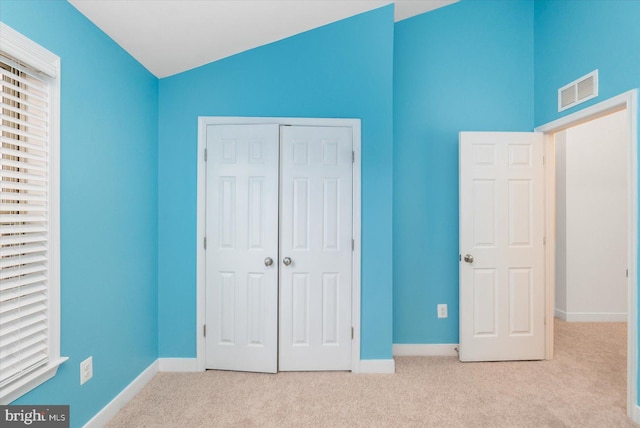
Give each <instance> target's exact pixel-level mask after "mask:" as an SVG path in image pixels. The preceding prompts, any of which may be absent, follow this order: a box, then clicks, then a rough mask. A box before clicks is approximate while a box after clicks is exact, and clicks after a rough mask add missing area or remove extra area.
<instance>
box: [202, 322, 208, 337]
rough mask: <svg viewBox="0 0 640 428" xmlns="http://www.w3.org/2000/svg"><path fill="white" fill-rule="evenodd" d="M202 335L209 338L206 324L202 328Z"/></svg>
mask: <svg viewBox="0 0 640 428" xmlns="http://www.w3.org/2000/svg"><path fill="white" fill-rule="evenodd" d="M202 334H203V336H204V337H207V325H206V324H205V325H203V326H202Z"/></svg>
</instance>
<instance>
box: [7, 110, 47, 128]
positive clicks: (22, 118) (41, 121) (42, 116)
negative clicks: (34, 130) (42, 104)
mask: <svg viewBox="0 0 640 428" xmlns="http://www.w3.org/2000/svg"><path fill="white" fill-rule="evenodd" d="M1 116H2V117H3V118H5V119H6V120H8V121H9V122H11V123H14V124H15V123H17V124H19V125H20V124H21V123H20V122H22V124H23V125H24V124H27V125H25V126H29V127H31V126H36V127H38V128H39V129H46V126H47V114H46V112H43V111H36V110H29V111H27V110H24V109H22V110H21V109H20V107H19V106H17V107H14V106H11V105H7V104H5V105H4V106H3V108H2V115H1Z"/></svg>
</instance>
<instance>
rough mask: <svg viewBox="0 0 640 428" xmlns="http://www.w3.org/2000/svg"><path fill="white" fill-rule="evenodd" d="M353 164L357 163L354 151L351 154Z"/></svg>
mask: <svg viewBox="0 0 640 428" xmlns="http://www.w3.org/2000/svg"><path fill="white" fill-rule="evenodd" d="M351 163H356V152H355V150H353V151H352V152H351Z"/></svg>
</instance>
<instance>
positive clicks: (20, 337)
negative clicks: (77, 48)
mask: <svg viewBox="0 0 640 428" xmlns="http://www.w3.org/2000/svg"><path fill="white" fill-rule="evenodd" d="M0 76H1V79H0V84H1V91H0V96H1V98H2V115H1V119H2V122H1V125H0V130H1V131H2V133H1V137H0V139H1V142H2V145H1V149H0V153H1V156H0V167H1V168H0V192H1V193H0V388H2V387H4V386H6V385H8V384H11V383H12V382H14V381H15V380H16V379H19V378H21V377H22V376H25V375H26V374H28V373H30V372H32V371H34V370H36V369H37V368H38V367H40V366H43V365H45V364H47V362H48V355H49V349H48V347H49V339H48V321H49V320H48V313H47V311H48V301H47V300H48V285H49V266H48V261H49V194H50V190H49V182H50V180H49V164H48V160H49V144H48V140H49V136H48V130H49V117H48V111H49V106H48V103H49V101H50V95H49V85H48V83H47V81H46V80H45V79H46V78H43V77H42V75H40V74H39V73H36V72H34V71H31V70H30V69H28V68H26V67H22V66H20V65H18V64H16V63H12V62H10V61H5V60H4V59H2V58H1V57H0Z"/></svg>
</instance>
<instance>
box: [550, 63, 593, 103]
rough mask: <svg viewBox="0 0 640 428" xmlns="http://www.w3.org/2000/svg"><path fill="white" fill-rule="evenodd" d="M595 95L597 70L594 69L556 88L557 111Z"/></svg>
mask: <svg viewBox="0 0 640 428" xmlns="http://www.w3.org/2000/svg"><path fill="white" fill-rule="evenodd" d="M597 96H598V70H594V71H592V72H591V73H589V74H587V75H585V76H582V77H581V78H579V79H576V80H574V81H573V82H571V83H569V84H568V85H565V86H563V87H562V88H560V89H558V111H562V110H566V109H568V108H571V107H573V106H575V105H578V104H580V103H583V102H585V101H587V100H590V99H592V98H595V97H597Z"/></svg>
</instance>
